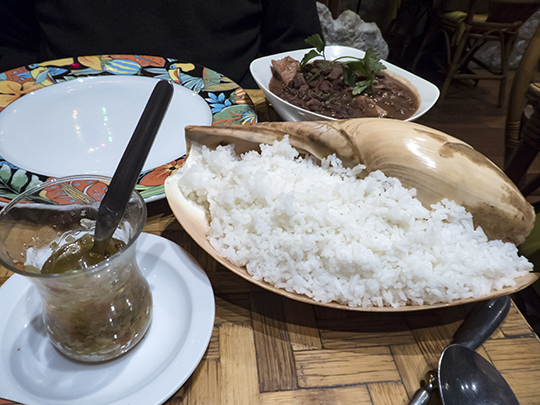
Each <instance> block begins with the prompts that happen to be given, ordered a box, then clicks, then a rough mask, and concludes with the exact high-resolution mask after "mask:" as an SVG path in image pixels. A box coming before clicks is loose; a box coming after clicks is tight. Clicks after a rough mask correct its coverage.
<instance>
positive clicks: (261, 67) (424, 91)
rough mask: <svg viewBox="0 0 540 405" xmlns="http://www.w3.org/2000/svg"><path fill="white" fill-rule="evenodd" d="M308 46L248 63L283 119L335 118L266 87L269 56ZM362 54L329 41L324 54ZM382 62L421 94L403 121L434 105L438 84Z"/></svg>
mask: <svg viewBox="0 0 540 405" xmlns="http://www.w3.org/2000/svg"><path fill="white" fill-rule="evenodd" d="M310 50H311V49H300V50H297V51H290V52H283V53H278V54H275V55H270V56H264V57H262V58H259V59H256V60H254V61H253V62H252V63H251V65H250V70H251V74H252V76H253V78H254V79H255V81H256V82H257V85H258V86H259V87H260V89H261V90H262V91H263V93H264V95H265V97H266V99H267V100H268V101H269V102H270V104H272V107H274V109H275V110H276V112H277V113H278V114H279V115H280V116H281V118H283V119H284V120H285V121H317V120H334V119H335V118H331V117H327V116H325V115H321V114H317V113H314V112H311V111H308V110H304V109H303V108H300V107H297V106H295V105H293V104H291V103H289V102H287V101H285V100H283V99H281V98H279V97H278V96H276V95H275V94H274V93H272V92H271V91H270V90H269V89H268V84H269V83H270V79H271V78H272V70H271V68H270V66H271V62H272V60H277V59H282V58H284V57H286V56H290V57H291V58H293V59H296V60H298V61H301V60H302V58H303V57H304V55H305V54H306V53H307V52H309V51H310ZM364 55H365V52H364V51H361V50H359V49H356V48H351V47H348V46H338V45H332V46H327V47H326V48H325V56H326V59H329V60H334V59H336V58H338V57H342V56H352V57H357V58H363V57H364ZM382 63H384V65H385V66H386V68H387V69H388V71H390V72H392V73H395V74H397V75H399V76H401V77H402V78H403V79H405V82H406V83H407V84H409V85H412V87H414V89H416V92H417V94H418V96H419V97H420V106H419V107H418V110H417V111H416V112H415V113H414V114H413V116H412V117H410V118H409V119H407V120H405V121H414V120H416V119H417V118H419V117H421V116H422V115H424V114H425V113H426V112H427V111H428V110H429V109H430V108H431V107H433V105H434V104H435V102H436V101H437V99H438V98H439V94H440V93H439V89H438V88H437V86H435V85H434V84H432V83H430V82H428V81H427V80H424V79H422V78H421V77H418V76H416V75H414V74H412V73H410V72H408V71H406V70H404V69H401V68H400V67H397V66H395V65H393V64H391V63H388V62H386V61H382Z"/></svg>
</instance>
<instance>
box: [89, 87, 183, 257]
mask: <svg viewBox="0 0 540 405" xmlns="http://www.w3.org/2000/svg"><path fill="white" fill-rule="evenodd" d="M172 95H173V87H172V83H170V82H169V81H167V80H160V81H159V82H158V83H157V84H156V86H155V87H154V90H153V91H152V94H151V95H150V98H149V100H148V103H147V104H146V107H145V108H144V111H143V113H142V115H141V118H140V119H139V122H138V124H137V127H136V128H135V131H134V132H133V135H132V136H131V139H130V141H129V144H128V146H127V148H126V150H125V151H124V154H123V155H122V159H121V160H120V163H119V164H118V166H117V168H116V170H115V172H114V175H113V178H112V180H111V183H110V184H109V187H108V188H107V193H106V194H105V197H103V200H102V201H101V204H100V206H99V211H98V216H97V220H96V230H95V234H94V246H93V248H92V250H93V251H94V252H97V253H100V254H104V253H105V248H106V247H107V244H108V243H109V240H110V239H111V237H112V235H113V233H114V231H115V229H116V227H117V226H118V223H119V222H120V220H121V219H122V215H123V214H124V211H125V208H126V204H127V203H128V201H129V197H130V196H131V193H132V192H133V188H134V187H135V183H136V182H137V179H138V177H139V175H140V174H141V170H142V167H143V165H144V162H145V161H146V158H147V156H148V153H149V152H150V148H151V147H152V144H153V143H154V139H155V137H156V134H157V132H158V129H159V126H160V124H161V121H162V120H163V117H164V115H165V112H166V111H167V107H168V105H169V102H170V100H171V97H172Z"/></svg>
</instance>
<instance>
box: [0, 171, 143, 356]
mask: <svg viewBox="0 0 540 405" xmlns="http://www.w3.org/2000/svg"><path fill="white" fill-rule="evenodd" d="M109 181H110V179H109V178H108V177H103V176H95V175H81V176H70V177H62V178H57V179H53V180H50V181H47V182H45V183H42V184H41V185H39V186H36V187H34V188H32V189H30V190H28V191H26V192H24V193H22V194H21V195H19V196H18V197H17V198H16V199H14V200H13V201H12V202H11V203H9V204H8V205H7V206H5V207H4V209H3V210H2V211H0V264H1V265H3V266H4V267H6V268H7V269H8V270H10V271H12V272H14V273H17V274H20V275H22V276H24V277H27V279H28V280H30V281H31V282H32V283H33V284H34V285H35V286H36V287H37V292H38V293H39V295H40V298H41V302H42V306H43V321H44V324H45V327H46V330H47V334H48V336H49V339H50V341H51V342H52V344H53V345H54V347H56V348H57V349H58V350H59V351H60V352H61V353H63V354H65V355H66V356H68V357H70V358H72V359H75V360H79V361H84V362H101V361H105V360H110V359H113V358H115V357H117V356H119V355H121V354H123V353H125V352H127V351H128V350H130V349H131V348H133V347H134V346H135V345H136V344H137V343H138V342H139V341H140V340H141V338H142V337H143V336H144V335H145V333H146V332H147V330H148V328H149V326H150V322H151V318H152V295H151V292H150V287H149V284H148V281H147V280H146V279H145V278H144V276H143V275H142V273H141V271H140V269H139V267H138V265H137V261H136V245H137V244H136V241H137V238H138V237H139V235H140V234H141V232H142V229H143V227H144V224H145V222H146V204H145V202H144V200H143V199H142V197H141V196H140V194H139V193H137V192H135V191H134V192H133V194H132V196H131V198H130V201H129V203H128V206H127V209H126V211H125V214H124V216H123V218H122V220H121V221H120V224H119V226H118V228H117V229H116V231H115V233H114V235H113V238H115V239H118V240H119V241H121V242H119V243H117V244H118V245H119V246H121V245H124V246H123V247H121V248H120V250H118V251H117V253H114V254H112V255H111V256H109V257H108V258H106V259H105V260H103V261H101V262H99V263H97V264H95V265H92V266H89V267H87V268H84V269H74V270H71V269H68V270H67V271H65V272H63V273H50V274H43V273H42V272H41V269H42V266H43V264H44V263H45V261H46V260H47V259H48V258H49V257H50V256H51V254H52V252H53V251H55V250H57V249H58V248H59V247H61V246H63V245H64V244H66V243H70V242H72V241H73V240H76V239H78V238H80V237H81V236H84V235H91V236H93V234H94V226H95V219H96V216H97V212H98V209H99V204H100V201H101V199H102V198H103V196H104V194H105V192H106V190H107V185H108V184H109ZM122 242H123V243H122Z"/></svg>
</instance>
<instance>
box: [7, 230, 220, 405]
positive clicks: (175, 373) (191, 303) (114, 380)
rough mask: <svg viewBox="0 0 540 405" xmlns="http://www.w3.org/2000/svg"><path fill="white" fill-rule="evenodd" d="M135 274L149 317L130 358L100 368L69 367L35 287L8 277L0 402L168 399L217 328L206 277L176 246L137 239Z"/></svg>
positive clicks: (42, 404) (145, 404)
mask: <svg viewBox="0 0 540 405" xmlns="http://www.w3.org/2000/svg"><path fill="white" fill-rule="evenodd" d="M137 249H138V253H137V259H138V262H139V267H140V268H141V271H142V272H143V273H144V275H145V276H146V278H147V279H148V281H149V283H150V288H151V290H152V295H153V299H154V314H153V319H152V324H151V326H150V329H149V331H148V333H147V335H146V336H145V338H144V339H143V340H142V341H141V343H140V344H139V345H138V346H136V347H135V348H134V349H133V350H131V351H130V352H128V353H127V354H126V355H124V356H122V357H120V358H118V359H116V360H113V361H111V362H108V363H103V364H84V363H78V362H75V361H71V360H69V359H68V358H66V357H64V356H62V355H61V354H60V353H59V352H58V351H56V349H54V348H53V346H52V344H51V343H50V342H49V340H48V338H47V336H46V335H45V330H44V325H43V322H42V320H41V302H40V299H39V296H38V294H37V291H36V289H35V287H34V285H33V284H32V283H31V282H29V281H28V280H26V279H25V278H24V277H23V276H20V275H17V274H15V275H13V276H12V277H11V278H10V279H9V280H8V281H7V282H6V283H4V285H3V286H2V287H1V288H0V303H1V305H2V307H1V313H0V375H1V378H0V397H6V398H10V399H11V400H16V401H20V402H22V403H25V404H28V405H33V404H39V405H48V404H54V405H68V404H69V405H72V404H77V405H85V404H89V405H95V404H99V405H105V404H109V405H111V404H114V405H126V404H129V405H138V404H140V405H152V404H161V403H163V402H164V401H166V400H167V399H168V398H169V397H170V396H171V395H173V394H174V393H175V392H176V391H177V390H178V389H179V388H180V386H182V384H183V383H184V382H185V381H186V380H187V379H188V378H189V376H190V375H191V374H192V373H193V371H194V370H195V368H196V367H197V365H198V364H199V362H200V360H201V358H202V356H203V354H204V352H205V350H206V348H207V346H208V342H209V341H210V336H211V334H212V328H213V326H214V311H215V304H214V294H213V291H212V286H211V285H210V281H209V280H208V277H207V276H206V273H205V272H204V271H203V270H202V269H201V268H200V266H199V265H198V264H197V263H196V262H195V261H194V260H193V259H192V258H191V257H190V256H189V255H188V254H187V253H186V252H185V251H183V250H182V249H181V248H180V247H179V246H178V245H176V244H174V243H172V242H170V241H168V240H167V239H164V238H162V237H159V236H155V235H150V234H142V235H141V237H140V238H139V241H138V246H137Z"/></svg>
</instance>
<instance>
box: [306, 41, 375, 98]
mask: <svg viewBox="0 0 540 405" xmlns="http://www.w3.org/2000/svg"><path fill="white" fill-rule="evenodd" d="M305 41H306V42H307V43H308V44H309V45H311V46H313V47H314V48H315V49H312V50H310V51H309V52H308V53H306V54H305V55H304V57H303V58H302V61H301V62H300V64H301V65H302V66H305V65H306V64H307V63H308V62H309V61H310V60H312V59H314V58H317V57H320V56H322V58H323V59H324V60H325V61H327V60H326V56H325V55H324V48H325V47H326V41H325V40H324V39H323V38H321V36H320V35H319V34H314V35H311V36H310V37H308V38H306V40H305ZM340 59H352V60H349V61H347V62H340V61H339V60H340ZM327 62H328V63H325V64H324V65H323V66H322V68H321V69H320V71H321V72H322V71H323V70H325V69H327V68H328V67H329V66H331V65H332V64H334V63H341V65H342V68H343V81H344V82H345V84H347V85H348V86H351V87H353V91H352V94H353V95H357V94H360V93H362V92H363V91H366V92H367V93H369V94H373V83H374V82H375V75H376V74H377V73H378V72H380V71H381V70H384V69H386V66H384V65H383V64H382V62H381V61H380V59H379V54H378V52H377V51H375V50H373V49H371V48H369V49H368V50H367V51H366V53H365V55H364V57H363V58H362V59H360V58H354V57H352V56H341V57H339V58H336V59H334V60H332V61H327ZM319 73H320V72H319ZM356 73H359V74H360V76H362V77H363V80H360V81H358V82H357V81H356V79H357V74H356Z"/></svg>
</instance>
